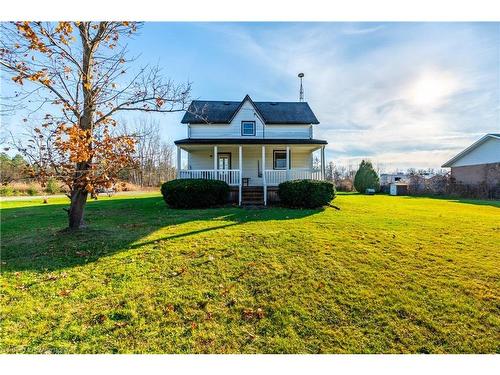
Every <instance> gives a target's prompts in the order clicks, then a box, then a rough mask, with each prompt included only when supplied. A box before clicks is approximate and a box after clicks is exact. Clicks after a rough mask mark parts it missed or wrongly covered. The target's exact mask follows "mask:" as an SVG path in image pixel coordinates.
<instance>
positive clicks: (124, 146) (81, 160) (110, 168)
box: [54, 124, 136, 196]
mask: <svg viewBox="0 0 500 375" xmlns="http://www.w3.org/2000/svg"><path fill="white" fill-rule="evenodd" d="M101 128H102V129H101V131H100V132H99V134H98V135H97V136H95V135H93V132H94V133H95V130H94V131H92V130H90V129H81V128H80V127H79V126H77V125H72V126H68V127H67V126H66V125H64V124H61V125H60V126H59V127H58V128H57V130H56V137H55V141H54V145H55V147H56V149H57V150H58V152H59V154H60V156H61V158H62V159H65V160H67V163H62V164H61V165H60V166H61V167H62V170H63V171H64V174H63V176H64V177H65V178H68V179H70V180H71V183H72V184H73V185H75V184H76V185H79V187H82V188H85V190H87V191H88V192H89V193H90V194H91V195H92V196H95V193H96V189H97V188H99V187H106V188H110V187H112V186H113V184H114V183H115V176H116V175H117V174H118V172H119V171H120V170H122V169H123V168H126V167H127V166H130V165H132V164H133V163H134V160H133V157H132V155H133V153H134V149H135V143H136V142H135V139H134V138H132V137H130V136H125V135H116V136H114V135H112V134H111V133H110V129H109V126H108V125H107V124H105V125H102V126H101ZM82 164H85V168H82V169H81V170H79V169H78V168H79V167H78V166H80V165H82ZM75 176H77V178H76V180H75Z"/></svg>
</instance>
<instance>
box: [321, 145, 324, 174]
mask: <svg viewBox="0 0 500 375" xmlns="http://www.w3.org/2000/svg"><path fill="white" fill-rule="evenodd" d="M324 179H325V146H322V147H321V180H324Z"/></svg>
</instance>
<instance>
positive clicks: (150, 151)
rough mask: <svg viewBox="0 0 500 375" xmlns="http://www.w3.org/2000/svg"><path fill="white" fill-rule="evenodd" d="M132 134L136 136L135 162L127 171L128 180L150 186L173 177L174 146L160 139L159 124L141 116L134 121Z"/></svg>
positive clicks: (174, 171)
mask: <svg viewBox="0 0 500 375" xmlns="http://www.w3.org/2000/svg"><path fill="white" fill-rule="evenodd" d="M134 134H135V136H136V138H137V143H136V153H135V159H136V161H137V163H136V165H135V167H134V168H133V169H131V170H130V171H129V181H130V182H132V183H134V184H137V185H140V186H148V187H150V186H159V185H160V184H161V183H162V182H165V181H168V180H171V179H173V178H175V174H176V170H175V167H174V164H173V156H174V148H173V146H172V145H170V144H168V143H167V142H165V141H163V140H162V139H161V135H160V124H159V123H158V122H157V121H153V120H151V119H146V118H141V119H139V120H138V121H137V122H136V126H135V129H134Z"/></svg>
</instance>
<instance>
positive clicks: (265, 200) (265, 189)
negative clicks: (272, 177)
mask: <svg viewBox="0 0 500 375" xmlns="http://www.w3.org/2000/svg"><path fill="white" fill-rule="evenodd" d="M262 186H263V188H264V206H267V183H266V146H264V145H262Z"/></svg>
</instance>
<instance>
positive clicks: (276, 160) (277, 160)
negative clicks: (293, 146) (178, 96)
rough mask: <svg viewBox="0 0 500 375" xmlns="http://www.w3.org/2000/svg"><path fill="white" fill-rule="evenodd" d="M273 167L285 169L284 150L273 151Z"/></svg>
mask: <svg viewBox="0 0 500 375" xmlns="http://www.w3.org/2000/svg"><path fill="white" fill-rule="evenodd" d="M273 169H286V151H285V150H274V151H273Z"/></svg>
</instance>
